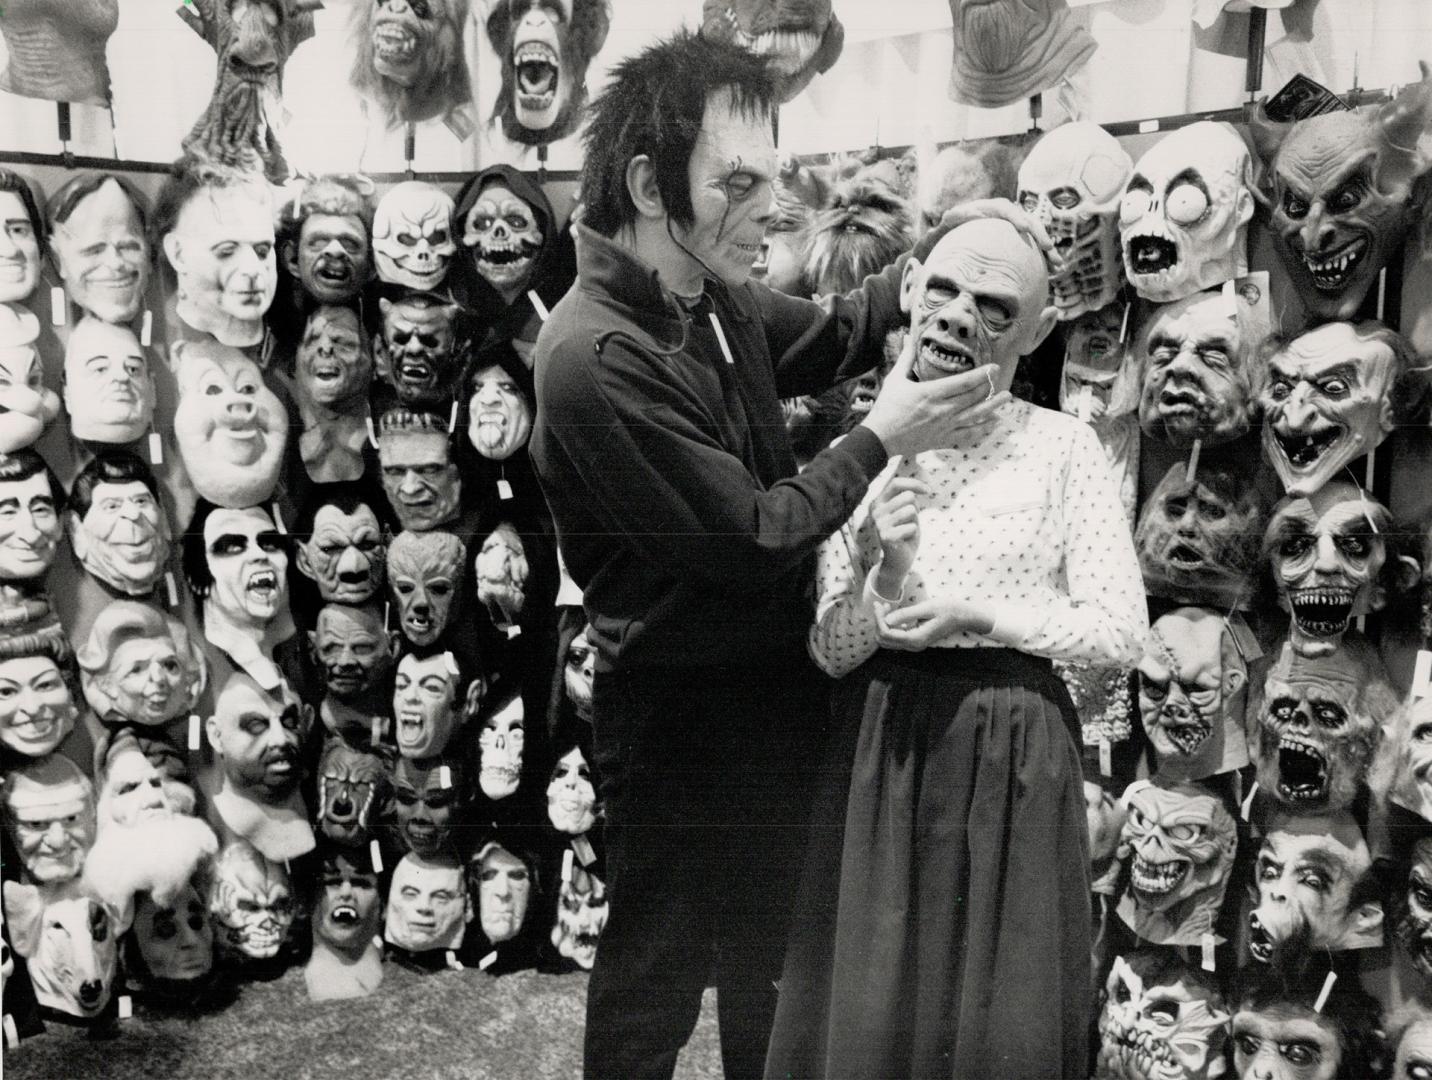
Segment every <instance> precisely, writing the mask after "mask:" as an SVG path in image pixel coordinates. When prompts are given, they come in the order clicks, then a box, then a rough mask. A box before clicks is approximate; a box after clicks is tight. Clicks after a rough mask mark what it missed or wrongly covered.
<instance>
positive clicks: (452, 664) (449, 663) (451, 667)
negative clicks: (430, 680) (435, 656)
mask: <svg viewBox="0 0 1432 1080" xmlns="http://www.w3.org/2000/svg"><path fill="white" fill-rule="evenodd" d="M443 666H444V667H446V668H447V669H448V674H449V675H457V674H458V670H457V660H456V659H455V658H454V657H453V654H452V653H450V652H445V653H443Z"/></svg>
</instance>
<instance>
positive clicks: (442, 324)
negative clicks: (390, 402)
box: [373, 293, 465, 408]
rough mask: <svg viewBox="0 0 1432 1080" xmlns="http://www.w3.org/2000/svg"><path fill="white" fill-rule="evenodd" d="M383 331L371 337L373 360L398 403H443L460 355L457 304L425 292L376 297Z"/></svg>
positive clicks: (448, 398) (451, 388) (454, 385)
mask: <svg viewBox="0 0 1432 1080" xmlns="http://www.w3.org/2000/svg"><path fill="white" fill-rule="evenodd" d="M378 307H379V310H380V311H381V312H382V314H383V332H382V333H381V334H379V335H377V336H376V337H374V338H373V360H374V364H375V366H376V369H377V372H378V378H380V379H382V380H383V382H385V383H386V384H387V385H388V386H389V387H391V388H392V390H393V392H394V393H395V394H397V396H398V400H399V401H400V402H402V403H403V404H404V405H407V406H410V407H413V408H418V407H421V406H424V405H430V406H434V407H436V406H445V405H446V404H447V403H448V402H449V401H451V400H452V398H453V396H454V394H455V393H456V391H457V383H458V379H459V378H460V377H461V375H462V367H463V362H464V359H465V358H464V355H463V352H462V350H461V349H460V347H459V346H460V344H461V343H460V342H459V335H458V318H459V314H460V312H461V308H459V306H458V305H457V304H454V303H452V302H450V301H446V300H440V299H438V298H437V297H436V296H432V295H430V294H428V293H409V294H408V295H406V296H402V297H399V298H398V299H397V300H388V299H379V301H378Z"/></svg>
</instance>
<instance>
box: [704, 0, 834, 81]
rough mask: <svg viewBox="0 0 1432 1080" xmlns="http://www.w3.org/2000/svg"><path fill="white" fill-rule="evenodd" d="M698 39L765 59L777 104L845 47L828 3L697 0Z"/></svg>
mask: <svg viewBox="0 0 1432 1080" xmlns="http://www.w3.org/2000/svg"><path fill="white" fill-rule="evenodd" d="M701 36H702V37H704V38H707V39H709V40H711V41H727V42H730V43H731V44H733V45H739V46H740V47H741V48H743V49H747V50H749V51H750V52H753V53H755V54H756V55H757V56H762V57H765V58H766V60H767V62H768V63H769V64H770V67H771V72H772V74H773V75H774V76H775V78H776V101H777V103H778V104H785V103H786V102H788V101H790V100H791V99H792V98H793V97H795V96H796V95H797V94H799V93H800V92H801V91H802V90H804V89H805V88H806V87H807V86H809V85H810V82H811V80H812V79H814V78H815V77H816V76H817V75H823V74H824V73H825V72H827V71H829V70H830V69H831V68H832V67H834V66H835V62H836V60H838V59H840V52H841V49H842V48H843V47H844V46H845V27H844V26H842V25H841V22H840V20H839V19H838V18H836V16H835V12H834V11H833V10H832V9H831V3H830V0H801V2H798V3H788V2H786V3H772V2H771V0H702V4H701Z"/></svg>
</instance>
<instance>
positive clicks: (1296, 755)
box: [1255, 631, 1398, 814]
mask: <svg viewBox="0 0 1432 1080" xmlns="http://www.w3.org/2000/svg"><path fill="white" fill-rule="evenodd" d="M1397 701H1398V699H1397V693H1396V691H1395V690H1393V688H1392V684H1391V682H1390V680H1389V679H1388V676H1387V670H1386V668H1384V667H1383V664H1382V660H1381V659H1380V658H1379V656H1378V654H1377V650H1376V649H1374V648H1373V647H1372V645H1370V644H1369V643H1368V641H1367V639H1366V638H1365V637H1363V636H1362V635H1361V634H1359V633H1357V632H1356V631H1349V632H1348V633H1347V634H1346V635H1344V637H1343V640H1342V644H1341V646H1340V647H1339V648H1338V650H1337V651H1336V652H1334V653H1332V654H1330V655H1327V656H1319V657H1315V658H1308V657H1303V656H1299V655H1298V654H1297V652H1295V651H1294V650H1293V649H1292V647H1291V646H1286V647H1284V648H1283V649H1282V650H1281V651H1280V653H1279V656H1278V659H1277V661H1276V662H1275V663H1274V664H1273V665H1272V667H1270V668H1269V669H1268V674H1267V678H1266V680H1265V682H1264V685H1263V694H1262V700H1261V702H1260V703H1259V707H1258V724H1257V746H1256V751H1255V752H1256V755H1257V759H1258V787H1259V789H1260V790H1262V791H1264V792H1267V793H1268V794H1269V795H1270V796H1272V797H1273V798H1275V799H1277V800H1278V801H1279V802H1281V803H1283V804H1285V805H1287V806H1289V807H1291V808H1292V809H1294V810H1295V811H1297V812H1299V813H1305V814H1312V813H1323V812H1328V811H1335V810H1346V809H1347V808H1348V807H1349V806H1351V805H1352V803H1353V800H1354V799H1355V798H1356V797H1357V793H1358V790H1359V789H1360V788H1361V787H1362V785H1363V783H1364V782H1365V781H1366V779H1367V773H1368V768H1369V767H1370V765H1371V763H1372V758H1373V754H1374V753H1375V752H1376V750H1377V747H1378V744H1379V742H1380V741H1381V738H1382V726H1383V724H1384V723H1385V722H1386V721H1388V720H1390V719H1391V718H1392V716H1393V714H1394V712H1395V711H1396V709H1397Z"/></svg>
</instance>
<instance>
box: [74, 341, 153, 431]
mask: <svg viewBox="0 0 1432 1080" xmlns="http://www.w3.org/2000/svg"><path fill="white" fill-rule="evenodd" d="M65 411H66V412H67V413H69V416H70V431H71V432H73V434H74V436H75V438H77V439H84V440H87V441H89V442H99V443H132V442H134V441H135V440H137V439H140V438H142V437H143V436H144V433H145V432H146V431H148V430H149V425H150V422H151V421H152V420H153V419H154V379H153V376H152V375H151V373H150V366H149V356H148V354H147V353H146V352H145V351H144V349H143V347H142V346H141V345H140V344H139V339H138V338H137V337H135V336H134V331H132V330H130V329H129V327H127V326H114V325H111V324H110V323H107V322H100V321H99V320H98V319H85V320H83V321H81V322H80V324H79V325H78V326H76V327H75V328H74V329H73V330H72V331H70V339H69V341H68V342H66V343H65Z"/></svg>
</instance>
